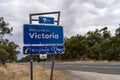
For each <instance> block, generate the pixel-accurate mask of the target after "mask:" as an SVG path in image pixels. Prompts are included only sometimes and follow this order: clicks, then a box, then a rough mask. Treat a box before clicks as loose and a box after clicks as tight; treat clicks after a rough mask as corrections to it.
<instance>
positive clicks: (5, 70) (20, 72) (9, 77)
mask: <svg viewBox="0 0 120 80" xmlns="http://www.w3.org/2000/svg"><path fill="white" fill-rule="evenodd" d="M33 71H34V74H33V77H34V80H49V78H50V69H47V68H45V70H44V69H43V68H42V67H39V66H34V69H33ZM29 77H30V74H29V66H25V65H18V64H16V63H12V64H7V66H6V67H3V66H0V80H30V79H29ZM53 80H70V79H69V78H68V77H67V76H65V74H64V73H63V72H62V71H58V70H55V71H54V77H53Z"/></svg>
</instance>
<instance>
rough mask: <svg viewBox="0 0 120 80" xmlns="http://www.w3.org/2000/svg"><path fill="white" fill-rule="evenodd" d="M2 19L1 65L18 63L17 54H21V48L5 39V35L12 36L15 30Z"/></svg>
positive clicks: (0, 24)
mask: <svg viewBox="0 0 120 80" xmlns="http://www.w3.org/2000/svg"><path fill="white" fill-rule="evenodd" d="M8 26H9V24H8V23H6V22H5V21H4V18H3V17H0V65H4V64H5V63H7V62H9V63H10V62H14V61H17V54H18V53H20V51H19V46H18V45H17V44H15V43H14V42H11V41H9V40H8V39H6V38H5V35H11V34H12V31H13V28H12V27H8Z"/></svg>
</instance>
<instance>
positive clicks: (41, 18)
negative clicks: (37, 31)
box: [39, 16, 54, 24]
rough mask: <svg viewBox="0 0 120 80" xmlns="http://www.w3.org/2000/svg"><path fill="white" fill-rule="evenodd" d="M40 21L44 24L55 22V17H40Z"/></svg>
mask: <svg viewBox="0 0 120 80" xmlns="http://www.w3.org/2000/svg"><path fill="white" fill-rule="evenodd" d="M39 23H42V24H54V18H53V17H43V16H40V17H39Z"/></svg>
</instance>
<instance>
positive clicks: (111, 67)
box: [20, 62, 120, 75]
mask: <svg viewBox="0 0 120 80" xmlns="http://www.w3.org/2000/svg"><path fill="white" fill-rule="evenodd" d="M20 64H24V65H29V63H20ZM34 65H40V66H43V63H42V62H40V63H34ZM44 66H45V67H47V68H51V63H48V62H45V63H44ZM55 69H60V70H63V71H67V70H75V71H86V72H98V73H104V74H118V75H120V62H84V63H83V62H82V63H81V62H55Z"/></svg>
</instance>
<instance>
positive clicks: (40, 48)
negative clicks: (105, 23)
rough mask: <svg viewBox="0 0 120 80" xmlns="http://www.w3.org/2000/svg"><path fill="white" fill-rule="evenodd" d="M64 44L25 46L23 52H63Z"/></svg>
mask: <svg viewBox="0 0 120 80" xmlns="http://www.w3.org/2000/svg"><path fill="white" fill-rule="evenodd" d="M64 52H65V48H64V46H24V47H23V54H63V53H64Z"/></svg>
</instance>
